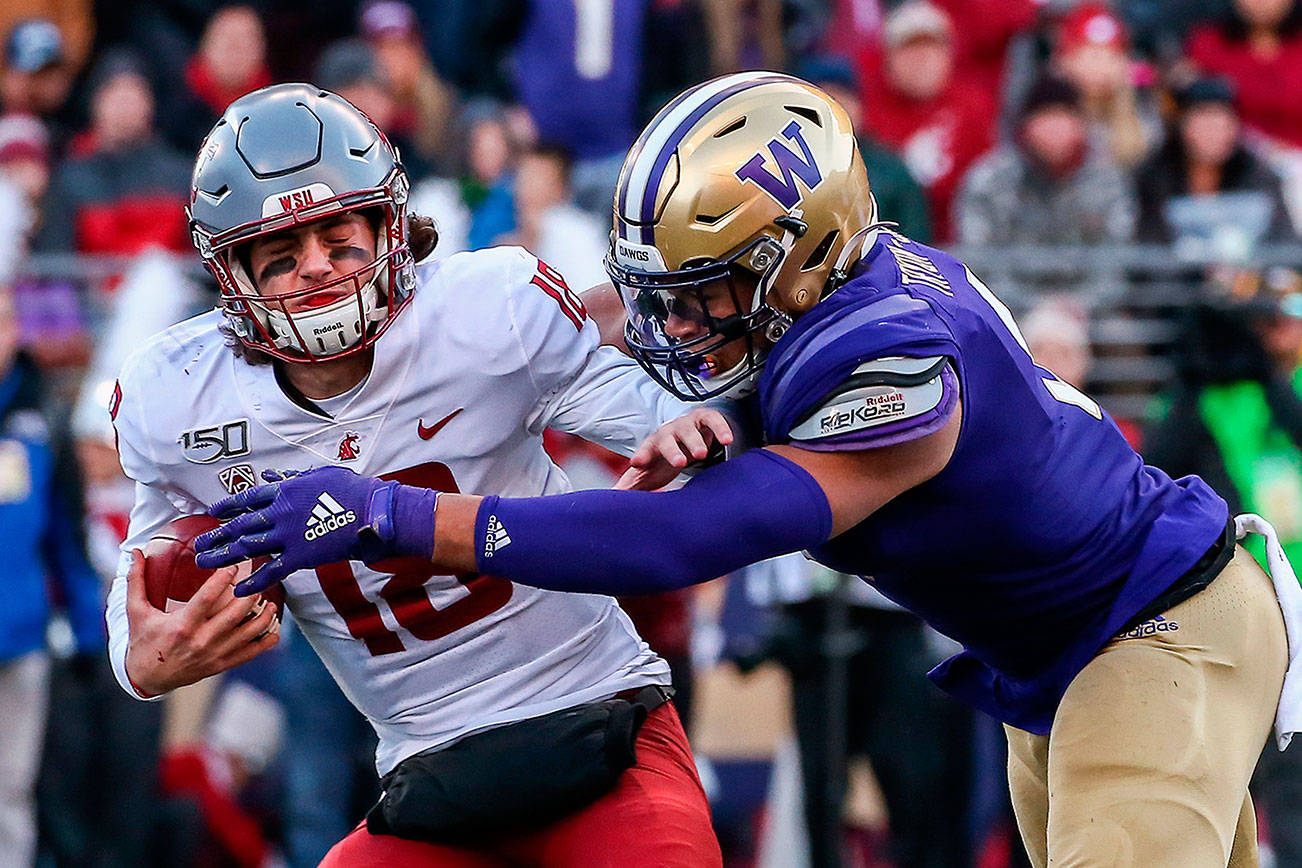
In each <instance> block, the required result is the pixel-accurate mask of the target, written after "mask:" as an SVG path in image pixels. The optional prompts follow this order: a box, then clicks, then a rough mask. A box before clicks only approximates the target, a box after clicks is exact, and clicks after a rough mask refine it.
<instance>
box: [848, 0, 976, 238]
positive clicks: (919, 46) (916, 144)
mask: <svg viewBox="0 0 1302 868" xmlns="http://www.w3.org/2000/svg"><path fill="white" fill-rule="evenodd" d="M882 40H883V45H884V51H883V53H882V54H881V55H880V57H877V56H875V55H866V56H865V59H864V66H863V69H862V82H863V84H862V91H861V93H862V98H863V104H864V105H866V106H870V110H869V111H867V112H865V118H864V120H865V124H864V125H865V127H866V132H868V133H869V134H871V135H872V136H873V137H874V138H875V139H876V140H877V141H879V142H881V143H882V144H884V145H886V146H887V147H889V148H890V149H891V150H893V151H895V153H897V154H898V155H899V156H900V157H901V158H902V159H903V160H904V163H905V165H906V166H908V167H909V172H910V173H911V174H912V175H913V177H914V178H916V179H917V181H918V182H919V183H920V184H922V187H923V189H924V190H926V192H927V200H928V204H929V206H930V210H931V222H932V230H933V237H934V238H935V239H936V240H937V241H938V242H940V243H946V242H948V241H951V240H952V239H953V229H952V221H951V219H950V212H951V210H952V207H953V197H954V193H955V191H956V190H957V188H958V185H959V180H960V179H961V178H962V177H963V174H964V173H965V172H966V171H967V168H968V167H969V166H970V165H971V164H972V163H973V162H975V161H976V160H977V158H979V157H980V156H981V155H982V154H983V153H985V152H986V151H987V150H988V149H989V148H990V146H991V145H992V144H993V143H994V136H995V108H994V104H993V101H992V99H991V97H990V95H989V94H988V93H986V92H983V91H981V90H980V89H978V88H975V87H973V86H972V85H970V84H969V83H968V82H966V81H965V80H963V78H962V77H961V76H958V75H956V74H955V67H954V62H955V53H954V28H953V24H952V22H951V21H950V18H949V16H948V15H947V14H946V13H945V12H944V11H942V10H941V9H940V8H939V7H937V6H935V5H933V4H931V3H929V2H926V0H909V2H906V3H904V4H903V5H901V6H899V7H897V8H896V9H895V10H894V11H893V12H891V14H890V15H889V16H887V18H886V22H885V26H884V28H883V31H882Z"/></svg>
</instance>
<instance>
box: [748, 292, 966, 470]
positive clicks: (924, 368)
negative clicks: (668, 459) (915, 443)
mask: <svg viewBox="0 0 1302 868" xmlns="http://www.w3.org/2000/svg"><path fill="white" fill-rule="evenodd" d="M847 295H848V297H847V298H842V299H838V298H836V296H833V297H832V298H831V299H828V302H830V301H835V302H837V304H834V305H829V307H828V308H827V309H825V310H821V311H820V310H819V307H822V305H823V304H828V302H823V303H821V304H820V305H819V306H818V307H815V308H814V311H811V313H810V314H807V315H806V316H807V317H808V316H816V317H817V319H815V320H812V321H810V322H808V323H806V322H804V321H803V320H802V321H801V322H799V323H797V328H796V329H793V330H792V332H791V333H789V334H788V337H789V338H791V340H790V342H786V341H784V342H783V343H780V344H779V345H778V346H777V347H775V348H774V352H773V355H772V356H771V357H770V360H769V365H770V370H769V371H768V372H766V376H765V378H764V379H763V380H762V381H761V388H760V403H761V408H762V413H763V418H764V430H765V433H766V436H767V437H768V439H769V442H771V443H791V444H792V445H796V446H800V447H802V448H806V449H811V450H815V451H849V450H860V449H871V448H876V447H880V446H888V445H891V444H895V443H901V442H904V441H906V440H912V439H916V438H918V437H923V436H926V435H927V434H930V433H932V432H934V431H937V430H939V429H940V428H941V427H943V426H944V424H945V422H946V421H948V419H949V417H950V415H951V414H952V413H953V411H954V407H955V406H956V405H957V404H958V399H959V370H960V366H961V357H960V353H959V346H958V342H957V341H956V340H955V338H954V336H953V334H952V332H951V330H950V328H949V326H948V324H947V323H946V322H945V321H944V319H943V318H942V317H941V316H940V315H939V314H938V313H937V312H936V311H934V310H933V309H932V308H931V306H930V305H928V304H927V303H926V302H925V301H922V300H920V299H917V298H914V297H912V296H910V295H908V294H907V293H903V292H896V293H892V294H885V295H882V296H880V297H877V298H864V299H858V298H855V297H854V294H853V293H848V294H847Z"/></svg>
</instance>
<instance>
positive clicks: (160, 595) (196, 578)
mask: <svg viewBox="0 0 1302 868" xmlns="http://www.w3.org/2000/svg"><path fill="white" fill-rule="evenodd" d="M219 524H221V522H219V521H218V520H217V519H215V518H213V517H212V516H208V515H204V514H202V513H199V514H196V515H186V516H182V517H181V518H178V519H175V520H174V521H171V522H169V523H168V524H167V525H165V526H164V527H163V528H162V530H160V531H159V532H158V533H156V534H154V536H153V537H152V538H150V540H149V542H147V543H146V544H145V547H144V549H143V551H144V554H145V595H146V596H147V597H148V598H149V602H150V604H151V605H152V606H153V607H154V608H155V609H161V610H162V611H164V612H172V611H175V610H176V609H179V608H180V607H181V606H183V605H185V604H186V603H187V602H188V601H189V599H190V598H191V597H192V596H194V592H195V591H197V590H199V586H200V585H202V584H203V583H204V582H205V581H207V579H208V577H209V576H211V575H212V574H213V571H212V570H205V569H201V568H200V567H199V566H198V565H197V564H196V563H195V562H194V539H195V537H197V536H199V535H200V534H202V533H206V532H207V531H210V530H212V529H213V528H215V527H217V526H218V525H219ZM257 563H261V559H259V560H258V561H257ZM253 567H254V563H253V562H249V561H245V562H244V563H242V564H240V565H239V572H238V573H237V576H238V578H240V579H243V578H246V577H247V576H248V575H249V574H250V573H251V572H253ZM262 596H263V597H264V598H265V599H267V600H270V601H272V602H273V603H275V604H276V606H277V610H278V611H277V614H276V617H277V618H279V617H280V611H279V610H280V609H281V608H282V607H283V605H284V602H285V590H284V588H282V587H281V586H280V585H274V586H272V587H270V588H268V589H267V590H266V591H264V592H263V594H262Z"/></svg>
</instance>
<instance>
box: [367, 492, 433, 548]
mask: <svg viewBox="0 0 1302 868" xmlns="http://www.w3.org/2000/svg"><path fill="white" fill-rule="evenodd" d="M438 496H439V492H437V491H434V490H433V489H429V488H418V487H416V486H412V485H400V484H399V483H397V482H384V483H381V484H380V485H377V486H376V487H375V489H374V490H373V491H372V492H371V496H370V501H369V505H368V509H367V517H368V522H367V526H366V528H364V529H363V532H362V534H361V546H362V557H363V560H366V561H372V560H377V559H379V558H381V557H391V556H393V555H411V556H416V557H421V558H424V559H426V560H429V559H430V557H431V556H432V555H433V552H434V512H435V509H436V507H437V505H438Z"/></svg>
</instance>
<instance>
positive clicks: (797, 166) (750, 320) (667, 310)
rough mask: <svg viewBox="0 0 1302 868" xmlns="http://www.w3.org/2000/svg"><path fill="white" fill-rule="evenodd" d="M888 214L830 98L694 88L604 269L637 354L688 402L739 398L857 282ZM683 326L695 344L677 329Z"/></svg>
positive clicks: (638, 153)
mask: <svg viewBox="0 0 1302 868" xmlns="http://www.w3.org/2000/svg"><path fill="white" fill-rule="evenodd" d="M876 212H877V208H876V204H875V202H874V200H873V197H872V194H871V193H870V191H869V188H868V173H867V171H866V170H865V169H864V164H863V158H862V157H861V156H860V154H859V146H858V143H857V141H856V140H855V136H854V130H853V129H852V128H851V126H850V119H849V117H848V116H847V115H846V112H845V110H844V109H843V108H842V107H841V106H840V105H839V104H837V102H836V101H835V100H833V99H832V98H831V97H830V96H828V95H827V94H826V93H824V92H823V91H821V90H819V89H818V88H816V87H814V86H813V85H811V84H809V83H808V82H805V81H802V80H800V79H798V78H794V77H792V76H789V75H783V74H780V73H776V72H746V73H738V74H734V75H726V76H723V77H721V78H716V79H714V80H712V81H708V82H705V83H704V84H700V85H697V86H696V87H693V88H691V89H690V90H688V91H686V92H684V93H683V94H681V95H680V96H679V97H677V98H676V99H675V100H673V101H672V102H670V103H669V104H668V105H667V106H665V107H664V108H663V109H661V110H660V112H659V113H658V114H657V115H656V116H655V118H654V119H652V121H651V123H650V125H648V126H647V128H646V129H645V130H644V131H643V132H642V135H641V136H640V137H639V138H638V140H637V142H636V143H635V144H634V145H633V148H632V150H630V151H629V154H628V157H627V158H626V159H625V161H624V167H623V169H622V170H621V172H620V177H619V185H618V187H617V188H616V191H615V228H614V231H613V232H612V233H611V246H610V251H609V253H608V254H607V256H606V271H607V273H608V274H609V275H610V278H611V280H612V281H613V282H614V284H615V286H616V288H617V289H618V290H619V292H620V295H621V297H622V298H623V300H624V305H625V308H626V309H627V310H628V315H629V316H628V326H627V329H626V333H625V342H626V343H627V345H628V348H629V350H630V351H631V352H632V354H633V355H634V357H635V358H636V359H637V360H638V361H639V362H640V363H641V364H642V366H643V367H644V368H646V369H647V371H648V372H649V373H650V374H651V376H652V377H654V378H655V379H656V380H657V381H658V382H659V383H660V384H661V385H663V386H664V387H665V388H667V389H669V390H670V391H672V392H674V393H675V394H677V395H679V396H680V397H683V398H686V399H688V400H703V399H705V398H709V397H712V396H714V395H720V394H725V393H732V394H735V393H737V392H738V391H740V390H742V389H744V388H745V386H746V384H749V383H752V382H753V381H754V378H755V376H756V374H757V373H758V371H759V369H760V368H761V367H762V365H763V361H764V355H765V353H766V352H767V349H768V347H769V346H771V345H772V343H773V342H775V341H776V340H777V339H778V338H779V337H781V335H782V333H783V332H784V331H785V330H786V328H787V326H789V325H790V324H791V321H792V320H793V319H794V318H795V317H798V316H800V314H802V313H804V312H805V311H807V310H809V309H810V308H811V307H813V306H814V304H816V303H817V302H818V301H819V299H821V298H823V297H825V296H826V295H827V294H828V293H830V292H831V291H833V290H834V289H835V288H836V287H837V286H838V285H839V283H840V282H841V281H843V280H844V279H845V276H846V275H845V272H844V270H843V268H844V265H845V263H844V261H843V260H845V259H846V258H847V257H848V256H849V254H850V253H851V252H852V250H853V249H855V244H856V242H859V243H860V244H861V242H862V241H863V239H864V237H865V235H866V234H867V231H868V230H869V229H870V227H872V226H873V225H874V224H875V223H876V219H877V213H876ZM721 286H726V287H727V292H726V293H725V296H728V295H730V296H731V298H730V299H728V298H726V297H725V299H724V301H725V302H726V303H724V304H720V299H719V294H720V287H721ZM675 318H678V320H690V321H691V322H692V323H693V324H694V327H693V328H691V329H689V330H687V331H689V332H690V334H686V333H685V332H684V330H682V329H675V328H672V327H667V326H669V325H670V323H671V321H673V320H675ZM742 340H744V342H745V354H744V357H743V358H742V359H741V360H740V361H738V362H736V363H731V364H728V365H727V366H726V367H725V366H724V365H723V364H721V363H720V361H719V359H720V358H722V357H724V356H729V355H732V354H733V353H725V354H723V356H721V355H720V354H719V352H718V351H719V350H721V349H722V348H723V347H725V346H726V345H729V344H732V343H733V342H734V341H742Z"/></svg>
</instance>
